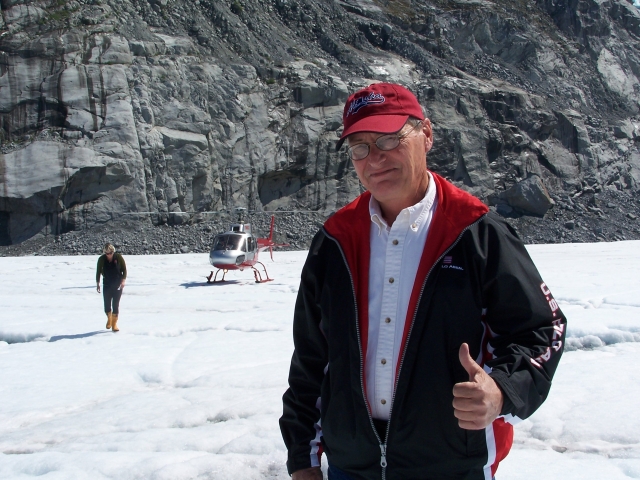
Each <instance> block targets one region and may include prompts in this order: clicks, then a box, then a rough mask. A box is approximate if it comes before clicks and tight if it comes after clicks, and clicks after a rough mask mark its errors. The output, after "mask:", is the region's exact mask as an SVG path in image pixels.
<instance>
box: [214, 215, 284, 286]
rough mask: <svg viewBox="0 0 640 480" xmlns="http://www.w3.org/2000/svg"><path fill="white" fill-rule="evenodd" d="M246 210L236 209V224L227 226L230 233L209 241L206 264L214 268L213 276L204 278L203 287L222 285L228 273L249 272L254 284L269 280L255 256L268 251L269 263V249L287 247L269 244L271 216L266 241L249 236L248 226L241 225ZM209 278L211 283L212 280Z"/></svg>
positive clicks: (250, 234) (282, 244) (270, 242)
mask: <svg viewBox="0 0 640 480" xmlns="http://www.w3.org/2000/svg"><path fill="white" fill-rule="evenodd" d="M245 211H246V208H241V207H238V208H236V213H237V214H238V223H234V224H232V225H231V229H230V230H229V231H227V232H225V233H220V234H218V235H216V236H215V237H214V239H213V247H212V248H211V252H209V263H210V264H211V265H213V266H214V267H216V268H217V270H216V271H215V275H214V272H213V271H211V273H210V274H209V275H208V276H207V277H206V278H207V283H218V282H224V281H225V280H224V276H225V275H226V274H227V272H228V271H229V270H240V271H242V270H244V269H245V268H251V269H252V270H253V276H254V277H255V279H256V283H264V282H270V281H271V280H273V278H269V274H268V273H267V269H266V267H265V266H264V264H263V263H262V262H260V261H258V254H259V253H260V252H262V251H264V250H266V249H269V253H270V254H271V260H273V249H274V248H275V247H288V246H289V245H288V244H286V243H274V242H273V227H274V223H275V216H274V215H272V216H271V229H270V230H269V236H268V237H267V238H256V237H255V236H254V235H253V234H252V233H251V224H249V223H245V222H244V219H243V217H244V213H245ZM256 264H258V265H260V266H261V267H262V270H263V271H264V277H263V276H262V273H261V272H260V271H259V270H258V269H257V268H256V267H255V265H256ZM220 271H222V278H221V279H220V280H218V273H220ZM212 278H213V280H212Z"/></svg>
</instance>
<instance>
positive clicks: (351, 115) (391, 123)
mask: <svg viewBox="0 0 640 480" xmlns="http://www.w3.org/2000/svg"><path fill="white" fill-rule="evenodd" d="M409 117H415V118H418V119H420V120H424V115H423V113H422V108H421V107H420V104H419V103H418V99H417V98H416V96H415V95H414V94H413V93H411V92H410V91H409V90H407V89H406V88H404V87H403V86H402V85H397V84H395V83H374V84H372V85H369V86H368V87H367V88H363V89H362V90H358V91H357V92H356V93H354V94H353V95H351V96H350V97H349V98H348V99H347V103H346V104H345V106H344V112H343V113H342V123H343V124H344V130H343V131H342V135H341V136H340V140H338V144H337V145H336V150H340V147H341V146H342V144H343V143H344V141H345V139H346V138H347V137H348V136H349V135H351V134H352V133H357V132H375V133H394V132H397V131H398V130H400V129H401V128H402V126H403V125H404V124H405V123H406V122H407V120H408V119H409Z"/></svg>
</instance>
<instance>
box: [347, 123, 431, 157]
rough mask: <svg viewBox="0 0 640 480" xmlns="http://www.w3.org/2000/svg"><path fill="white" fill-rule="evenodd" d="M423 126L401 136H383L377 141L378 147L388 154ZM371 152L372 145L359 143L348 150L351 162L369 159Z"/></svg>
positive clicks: (394, 134)
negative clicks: (403, 139)
mask: <svg viewBox="0 0 640 480" xmlns="http://www.w3.org/2000/svg"><path fill="white" fill-rule="evenodd" d="M420 125H421V124H418V125H416V126H415V127H413V128H412V129H411V130H409V131H408V132H406V133H404V134H402V135H399V134H397V133H392V134H389V135H382V136H381V137H378V138H377V139H376V141H375V144H376V147H378V148H379V149H380V150H383V151H385V152H388V151H389V150H393V149H394V148H397V147H398V145H400V140H401V139H402V138H404V137H406V136H407V135H409V134H410V133H411V132H413V131H414V130H415V129H416V128H417V127H419V126H420ZM370 150H371V147H370V144H368V143H359V144H358V145H354V146H353V147H349V148H348V149H347V153H348V155H349V158H351V160H363V159H365V158H367V157H368V156H369V152H370Z"/></svg>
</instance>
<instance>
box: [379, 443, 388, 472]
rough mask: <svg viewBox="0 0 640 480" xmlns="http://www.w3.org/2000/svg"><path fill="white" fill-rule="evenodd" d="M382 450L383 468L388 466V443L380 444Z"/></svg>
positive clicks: (381, 462) (381, 461) (381, 464)
mask: <svg viewBox="0 0 640 480" xmlns="http://www.w3.org/2000/svg"><path fill="white" fill-rule="evenodd" d="M380 451H381V452H382V456H381V457H380V466H381V467H382V468H387V444H386V443H385V444H384V445H383V444H380Z"/></svg>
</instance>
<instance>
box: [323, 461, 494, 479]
mask: <svg viewBox="0 0 640 480" xmlns="http://www.w3.org/2000/svg"><path fill="white" fill-rule="evenodd" d="M328 473H329V480H355V479H354V478H353V477H350V476H349V475H347V474H346V473H344V472H343V471H342V470H340V469H339V468H337V467H334V466H333V465H329V471H328ZM493 480H496V477H493Z"/></svg>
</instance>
